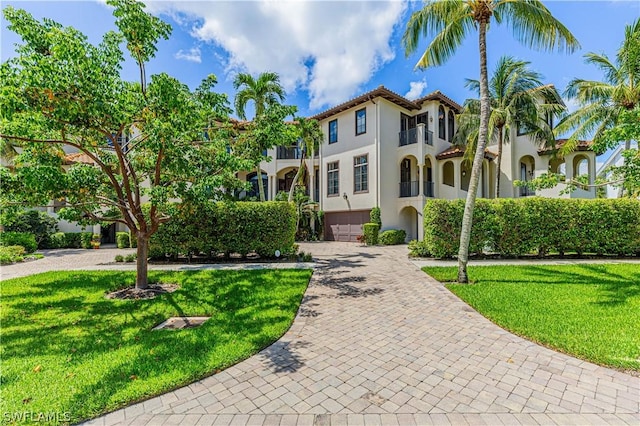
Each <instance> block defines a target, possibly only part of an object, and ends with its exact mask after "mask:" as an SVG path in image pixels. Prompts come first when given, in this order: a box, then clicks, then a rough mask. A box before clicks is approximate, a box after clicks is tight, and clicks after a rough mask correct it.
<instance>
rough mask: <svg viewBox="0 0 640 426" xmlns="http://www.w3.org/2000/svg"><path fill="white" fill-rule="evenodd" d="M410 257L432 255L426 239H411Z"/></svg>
mask: <svg viewBox="0 0 640 426" xmlns="http://www.w3.org/2000/svg"><path fill="white" fill-rule="evenodd" d="M409 257H431V253H429V250H427V246H426V244H425V242H424V241H418V240H411V241H409Z"/></svg>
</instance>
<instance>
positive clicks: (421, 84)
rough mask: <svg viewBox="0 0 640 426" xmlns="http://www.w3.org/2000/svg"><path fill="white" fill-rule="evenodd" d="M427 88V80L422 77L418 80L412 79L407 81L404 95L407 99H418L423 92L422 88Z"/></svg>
mask: <svg viewBox="0 0 640 426" xmlns="http://www.w3.org/2000/svg"><path fill="white" fill-rule="evenodd" d="M426 88H427V80H425V79H422V80H420V81H412V82H410V83H409V91H408V92H407V93H406V94H405V95H404V97H405V98H407V99H409V100H414V99H418V98H419V97H420V96H422V94H423V93H424V89H426Z"/></svg>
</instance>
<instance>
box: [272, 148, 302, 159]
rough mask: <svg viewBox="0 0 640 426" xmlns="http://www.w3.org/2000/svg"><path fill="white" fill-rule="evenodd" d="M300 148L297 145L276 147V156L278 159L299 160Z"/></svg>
mask: <svg viewBox="0 0 640 426" xmlns="http://www.w3.org/2000/svg"><path fill="white" fill-rule="evenodd" d="M300 155H301V153H300V150H299V149H298V147H295V146H279V147H276V158H277V159H278V160H299V159H300Z"/></svg>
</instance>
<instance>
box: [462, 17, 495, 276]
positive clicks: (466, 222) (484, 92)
mask: <svg viewBox="0 0 640 426" xmlns="http://www.w3.org/2000/svg"><path fill="white" fill-rule="evenodd" d="M479 24H480V25H479V29H478V44H479V47H480V129H479V135H478V146H477V147H476V154H475V156H474V158H473V166H472V167H471V181H470V182H469V192H468V193H467V201H466V203H465V205H464V215H463V216H462V228H461V229H460V250H459V251H458V282H459V283H468V282H469V276H468V275H467V263H468V262H469V241H470V240H471V224H472V223H473V209H474V207H475V204H476V194H477V192H478V191H477V189H478V180H479V178H480V173H481V171H482V160H483V159H484V150H485V147H486V145H487V133H488V129H489V114H490V113H491V104H490V100H489V77H488V73H487V22H486V21H485V20H481V21H480V22H479Z"/></svg>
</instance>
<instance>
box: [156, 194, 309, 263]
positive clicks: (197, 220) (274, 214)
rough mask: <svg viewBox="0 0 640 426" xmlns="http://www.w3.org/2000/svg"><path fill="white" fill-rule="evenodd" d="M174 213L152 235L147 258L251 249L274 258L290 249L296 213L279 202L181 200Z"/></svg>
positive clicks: (245, 252) (286, 204)
mask: <svg viewBox="0 0 640 426" xmlns="http://www.w3.org/2000/svg"><path fill="white" fill-rule="evenodd" d="M176 208H177V210H178V213H177V214H176V215H175V216H174V217H172V218H171V220H169V221H168V222H167V223H165V224H163V225H162V226H161V227H160V229H159V230H158V232H157V233H156V234H154V235H153V236H152V237H151V242H150V244H149V254H150V256H151V257H164V256H170V257H175V256H178V255H184V256H188V257H190V256H193V255H196V254H203V255H205V256H215V255H217V254H219V253H224V254H225V255H227V256H228V255H229V254H231V253H239V254H241V255H242V256H245V255H247V254H248V253H250V252H253V251H255V252H256V253H257V254H258V255H260V257H263V258H273V257H275V252H276V250H279V251H280V253H290V252H292V251H293V245H294V238H295V232H296V211H295V207H294V205H293V204H292V203H288V202H281V201H267V202H239V203H223V202H220V203H213V202H211V203H203V204H199V205H193V204H181V205H177V206H176Z"/></svg>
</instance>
